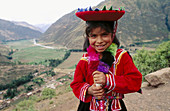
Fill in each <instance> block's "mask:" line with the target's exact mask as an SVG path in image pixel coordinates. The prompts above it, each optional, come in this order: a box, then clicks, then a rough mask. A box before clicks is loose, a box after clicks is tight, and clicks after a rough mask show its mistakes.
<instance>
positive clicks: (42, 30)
mask: <svg viewBox="0 0 170 111" xmlns="http://www.w3.org/2000/svg"><path fill="white" fill-rule="evenodd" d="M50 26H51V24H36V25H35V27H38V28H39V29H40V31H41V32H42V33H44V32H45V31H46V30H47V29H48V28H49V27H50Z"/></svg>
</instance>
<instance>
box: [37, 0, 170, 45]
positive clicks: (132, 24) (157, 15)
mask: <svg viewBox="0 0 170 111" xmlns="http://www.w3.org/2000/svg"><path fill="white" fill-rule="evenodd" d="M104 5H106V6H107V8H109V7H110V6H111V5H112V6H113V8H114V9H116V8H118V6H123V7H125V11H126V13H125V15H124V17H123V18H121V19H120V20H119V26H118V31H117V35H118V37H119V40H120V41H121V44H122V45H123V46H126V45H130V44H133V43H140V42H148V41H149V42H153V41H161V40H167V39H169V38H168V36H169V31H170V20H169V19H170V12H169V11H168V10H169V7H168V6H169V5H170V2H169V0H149V1H148V0H128V1H127V0H121V1H119V0H114V1H113V0H105V1H104V2H101V3H100V4H99V5H98V6H97V7H98V8H100V9H101V8H102V7H103V6H104ZM80 8H81V7H80ZM93 9H94V7H93ZM84 29H85V22H83V21H82V20H80V19H79V18H77V17H76V16H75V10H74V11H72V12H71V13H69V14H66V15H65V16H63V17H62V18H60V19H59V20H57V21H56V22H55V23H54V24H52V26H51V27H50V28H49V29H48V30H47V31H46V32H45V33H44V34H43V36H42V37H41V38H40V41H41V42H52V43H53V44H61V45H64V46H67V47H68V48H81V47H82V43H83V39H84V37H83V34H84ZM125 44H126V45H125Z"/></svg>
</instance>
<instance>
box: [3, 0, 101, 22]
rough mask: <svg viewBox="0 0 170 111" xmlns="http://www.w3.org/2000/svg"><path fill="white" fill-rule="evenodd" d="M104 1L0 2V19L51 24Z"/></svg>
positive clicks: (29, 0) (39, 0)
mask: <svg viewBox="0 0 170 111" xmlns="http://www.w3.org/2000/svg"><path fill="white" fill-rule="evenodd" d="M102 1H104V0H0V19H4V20H9V21H24V22H27V23H29V24H32V25H36V24H51V23H54V22H56V21H57V20H58V19H59V18H60V17H62V16H63V15H65V14H67V13H70V12H72V11H73V10H76V9H78V8H87V7H89V6H96V5H98V4H99V3H100V2H102Z"/></svg>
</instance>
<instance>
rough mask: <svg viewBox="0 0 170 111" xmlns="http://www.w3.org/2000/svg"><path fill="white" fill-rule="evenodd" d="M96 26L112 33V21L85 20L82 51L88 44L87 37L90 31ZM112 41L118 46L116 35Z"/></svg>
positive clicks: (85, 49)
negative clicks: (84, 36)
mask: <svg viewBox="0 0 170 111" xmlns="http://www.w3.org/2000/svg"><path fill="white" fill-rule="evenodd" d="M97 27H101V28H102V29H104V30H105V31H106V32H108V33H112V35H113V30H114V21H87V22H86V30H85V34H86V38H85V42H84V45H83V51H87V48H88V47H89V45H90V43H89V39H88V37H89V34H90V32H91V31H92V30H93V29H95V28H97ZM112 42H113V43H115V44H117V46H118V47H119V45H120V42H119V40H118V39H117V37H116V35H115V37H114V39H113V41H112Z"/></svg>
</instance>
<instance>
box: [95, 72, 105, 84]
mask: <svg viewBox="0 0 170 111" xmlns="http://www.w3.org/2000/svg"><path fill="white" fill-rule="evenodd" d="M93 79H94V83H95V84H101V85H102V86H105V85H106V76H105V74H104V73H103V72H99V71H94V72H93Z"/></svg>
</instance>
